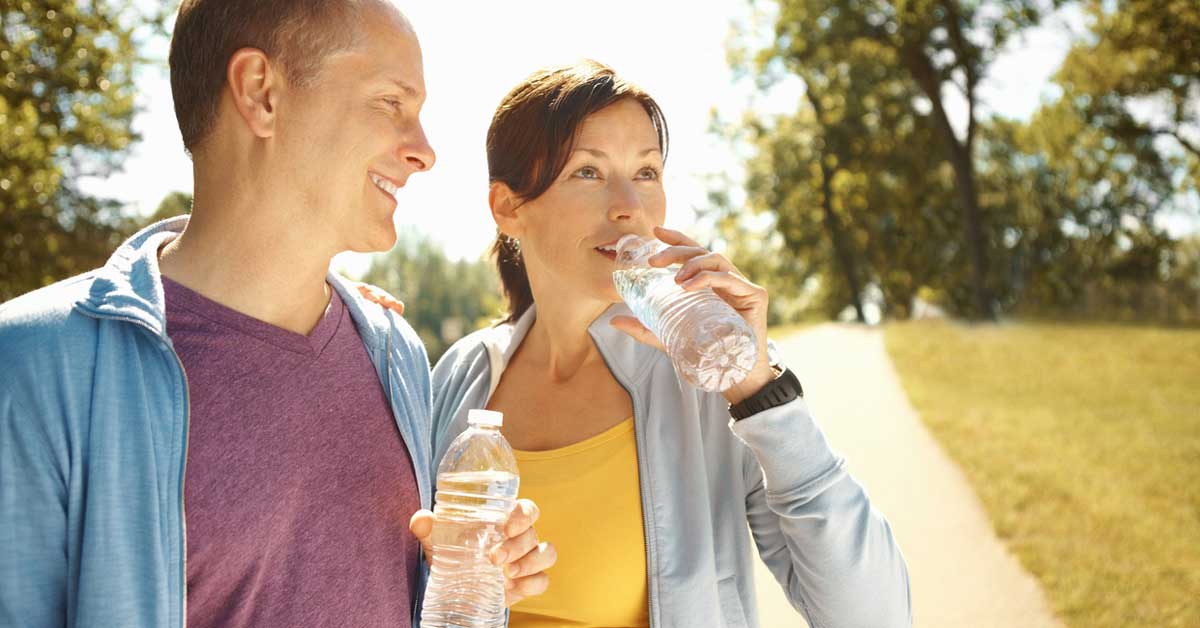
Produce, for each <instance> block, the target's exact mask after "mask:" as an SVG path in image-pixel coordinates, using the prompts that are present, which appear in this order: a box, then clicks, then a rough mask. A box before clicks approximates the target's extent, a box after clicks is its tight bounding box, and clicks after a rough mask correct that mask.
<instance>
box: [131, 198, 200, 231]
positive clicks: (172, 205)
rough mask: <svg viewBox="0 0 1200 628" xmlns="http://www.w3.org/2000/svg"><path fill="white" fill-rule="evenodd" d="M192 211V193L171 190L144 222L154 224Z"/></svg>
mask: <svg viewBox="0 0 1200 628" xmlns="http://www.w3.org/2000/svg"><path fill="white" fill-rule="evenodd" d="M190 213H192V195H191V194H189V193H187V192H171V193H170V194H167V195H166V196H164V197H163V200H161V201H159V203H158V208H157V209H155V210H154V213H153V214H151V215H150V217H149V218H147V219H146V220H145V221H144V223H143V224H145V225H152V224H154V223H156V222H158V221H160V220H166V219H167V218H173V217H175V216H182V215H183V214H190Z"/></svg>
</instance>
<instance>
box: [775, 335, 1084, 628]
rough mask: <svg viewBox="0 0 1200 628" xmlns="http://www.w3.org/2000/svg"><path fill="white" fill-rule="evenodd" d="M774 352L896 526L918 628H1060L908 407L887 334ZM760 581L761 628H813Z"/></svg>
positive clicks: (833, 338) (800, 341) (805, 343)
mask: <svg viewBox="0 0 1200 628" xmlns="http://www.w3.org/2000/svg"><path fill="white" fill-rule="evenodd" d="M776 341H777V342H778V343H779V349H780V351H781V354H782V357H783V360H784V362H785V363H786V364H787V365H788V366H789V367H791V368H793V369H794V370H795V372H796V374H797V375H798V376H799V378H800V381H801V382H802V383H803V384H804V389H805V393H806V394H805V397H806V398H807V399H808V402H809V405H810V407H811V408H812V411H813V414H814V415H815V416H816V417H817V420H818V422H819V423H820V425H821V428H822V429H823V430H824V431H825V434H826V435H827V437H828V438H829V440H830V442H831V443H832V445H833V448H834V449H835V450H836V451H838V453H840V454H841V455H843V456H845V457H846V458H847V460H848V462H849V467H850V471H851V473H853V474H854V476H855V477H856V478H857V479H858V481H859V482H861V483H862V484H863V485H864V486H866V488H867V491H868V493H869V494H870V496H871V501H872V503H873V504H874V505H875V507H876V508H878V509H879V510H880V511H882V512H883V513H884V515H885V516H886V517H887V518H888V521H889V522H891V525H892V530H893V531H894V533H895V534H896V537H897V539H898V540H899V542H900V547H901V549H902V550H903V552H904V556H905V560H906V561H907V562H908V569H909V574H910V576H911V578H912V587H913V620H914V625H915V626H917V627H918V628H991V627H993V626H994V627H997V628H999V627H1004V628H1009V627H1011V626H1021V627H1022V628H1038V627H1043V626H1044V627H1048V628H1061V626H1062V624H1061V623H1060V622H1058V621H1057V620H1056V619H1054V618H1053V617H1052V615H1051V614H1050V612H1049V610H1048V606H1047V604H1046V601H1045V599H1044V597H1043V595H1042V592H1041V589H1040V588H1039V587H1038V585H1037V582H1036V581H1035V580H1034V579H1033V577H1032V576H1030V575H1029V574H1028V573H1026V572H1025V571H1024V570H1023V569H1022V568H1021V566H1020V564H1019V563H1018V562H1017V560H1016V558H1015V557H1013V556H1012V555H1011V554H1010V553H1009V552H1008V550H1006V549H1005V548H1004V546H1003V545H1002V544H1001V542H1000V541H999V539H997V538H996V535H995V534H994V533H993V531H992V528H991V524H990V523H989V522H988V519H987V516H986V515H985V514H984V512H983V509H982V507H981V505H980V503H979V500H978V499H977V498H976V497H975V494H974V493H973V492H972V491H971V487H970V486H969V485H968V484H967V481H966V478H965V477H964V476H963V474H962V472H961V471H960V470H959V469H958V467H957V466H956V465H955V464H954V463H953V462H951V461H950V459H949V457H947V455H946V454H945V453H944V452H943V451H942V449H941V447H940V446H939V445H938V444H937V442H936V441H934V439H933V437H932V436H931V435H930V434H929V432H928V431H927V430H926V429H925V426H924V424H922V423H921V420H920V417H918V416H917V413H916V411H915V410H913V408H912V406H911V405H910V404H909V401H908V398H907V397H906V396H905V394H904V390H903V389H902V388H901V386H900V381H899V379H898V377H897V375H896V372H895V370H894V369H893V367H892V363H891V360H890V359H889V358H888V356H887V353H886V351H885V350H884V345H883V332H882V331H880V330H878V329H864V328H861V327H856V326H841V325H821V326H818V327H815V328H812V329H810V330H806V331H804V332H801V333H799V334H795V335H792V336H789V337H785V338H780V339H776ZM755 579H756V581H757V583H758V584H757V588H758V597H759V608H760V613H761V619H762V625H763V628H783V627H786V626H803V625H804V622H803V620H802V619H800V618H799V616H798V614H797V613H796V612H795V611H793V610H792V608H791V606H790V605H789V604H788V603H787V601H786V599H785V598H784V597H783V594H782V592H781V591H780V588H779V586H778V584H776V583H775V580H774V578H772V576H771V575H770V573H769V572H768V571H767V570H766V568H765V567H763V566H761V565H759V568H758V571H757V572H756V573H755Z"/></svg>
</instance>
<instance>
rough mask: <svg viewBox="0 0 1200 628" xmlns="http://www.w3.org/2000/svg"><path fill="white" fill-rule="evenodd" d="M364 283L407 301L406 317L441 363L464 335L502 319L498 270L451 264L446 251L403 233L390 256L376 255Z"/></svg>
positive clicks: (431, 355) (468, 263) (466, 263)
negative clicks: (444, 353) (456, 341)
mask: <svg viewBox="0 0 1200 628" xmlns="http://www.w3.org/2000/svg"><path fill="white" fill-rule="evenodd" d="M363 281H365V282H367V283H371V284H374V285H377V286H379V287H381V288H383V289H384V290H387V291H388V292H390V293H392V294H393V295H395V296H396V297H397V298H399V299H400V300H401V301H403V302H404V318H405V319H407V320H408V322H409V324H411V325H412V326H413V328H414V329H415V330H416V331H417V334H418V335H420V336H421V340H422V341H423V342H424V343H425V348H426V349H427V350H428V351H429V358H430V360H431V361H433V362H436V361H437V359H438V358H439V357H441V355H442V353H443V352H445V351H446V349H447V348H449V346H450V345H451V344H452V343H453V342H454V341H455V340H458V338H460V337H461V336H464V335H466V334H468V333H470V332H472V331H474V330H475V329H478V328H480V327H482V326H484V325H487V324H488V323H489V322H490V321H492V320H494V319H498V318H500V303H501V300H500V288H499V281H498V279H497V276H496V271H495V270H494V269H493V268H492V267H491V265H490V264H487V263H485V262H484V261H482V260H480V261H467V260H459V261H451V260H449V259H448V258H447V257H446V254H445V253H443V252H442V250H441V247H439V246H438V245H437V244H436V243H434V242H433V241H431V240H430V239H429V238H427V237H424V236H422V235H419V234H417V233H414V232H403V233H401V234H400V239H399V241H398V242H397V244H396V246H395V247H394V248H393V249H392V250H391V252H389V253H388V254H387V255H384V256H379V257H376V258H375V260H374V261H373V262H372V263H371V267H370V269H369V270H368V271H367V273H366V275H365V276H364V277H363Z"/></svg>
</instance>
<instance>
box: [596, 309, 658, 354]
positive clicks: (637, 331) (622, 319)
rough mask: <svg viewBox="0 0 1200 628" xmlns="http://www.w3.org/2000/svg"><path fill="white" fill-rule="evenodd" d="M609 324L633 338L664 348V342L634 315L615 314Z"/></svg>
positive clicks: (656, 347)
mask: <svg viewBox="0 0 1200 628" xmlns="http://www.w3.org/2000/svg"><path fill="white" fill-rule="evenodd" d="M608 324H609V325H611V326H612V327H615V328H616V329H618V330H620V331H623V332H625V333H627V334H629V335H630V336H633V339H634V340H636V341H638V342H640V343H642V344H644V345H649V346H651V347H654V348H655V349H659V350H663V344H662V342H660V341H659V339H658V337H656V336H655V335H654V334H653V333H652V332H651V331H650V330H649V329H646V326H645V325H643V324H642V322H641V321H639V320H638V319H636V318H634V317H632V316H614V317H612V319H611V320H609V321H608Z"/></svg>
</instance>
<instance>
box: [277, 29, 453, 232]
mask: <svg viewBox="0 0 1200 628" xmlns="http://www.w3.org/2000/svg"><path fill="white" fill-rule="evenodd" d="M361 28H362V35H363V36H362V41H361V42H360V45H358V46H357V47H355V48H354V49H352V50H348V51H343V52H338V53H336V54H334V55H331V56H330V57H329V58H328V59H327V60H326V61H325V63H324V65H323V67H322V69H321V72H320V75H319V76H318V77H317V79H316V81H315V83H314V84H312V85H310V86H306V87H301V88H295V87H288V88H287V90H286V97H285V98H282V99H281V100H280V103H279V111H278V114H277V115H278V121H279V126H278V138H279V142H278V144H277V146H278V149H279V151H281V153H282V154H280V155H278V157H279V158H280V159H281V160H282V162H283V163H284V164H285V170H286V171H287V172H286V173H285V177H286V178H287V179H288V181H289V185H292V186H295V188H297V191H298V192H300V193H301V194H300V195H299V197H300V199H301V202H300V205H299V207H297V215H296V220H297V221H298V223H299V225H303V228H305V229H306V230H307V232H308V233H315V234H320V235H319V236H318V237H319V240H320V241H319V242H314V243H313V244H314V246H315V247H319V248H324V246H329V247H332V248H333V249H335V252H340V251H344V250H353V251H360V252H369V251H385V250H387V249H389V248H391V247H392V245H393V244H395V242H396V230H395V226H394V223H393V214H394V213H395V210H396V199H395V195H396V192H397V191H398V190H399V188H400V187H403V186H404V184H405V183H406V182H407V180H408V177H409V175H411V174H413V173H414V172H421V171H424V170H428V169H429V168H431V167H432V166H433V162H434V153H433V149H432V148H431V147H430V146H429V142H428V141H427V140H426V139H425V131H424V130H423V129H422V128H421V122H420V120H419V118H418V115H419V114H420V111H421V106H422V104H423V103H424V101H425V77H424V72H423V71H422V68H421V47H420V45H419V44H418V43H417V38H416V35H415V34H414V33H413V32H412V30H411V27H409V25H408V24H407V23H406V22H405V21H404V18H403V17H401V16H400V15H398V14H396V13H394V12H393V11H390V10H388V9H386V8H369V9H364V11H363V15H362V26H361ZM299 225H298V226H299ZM326 236H328V239H326Z"/></svg>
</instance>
